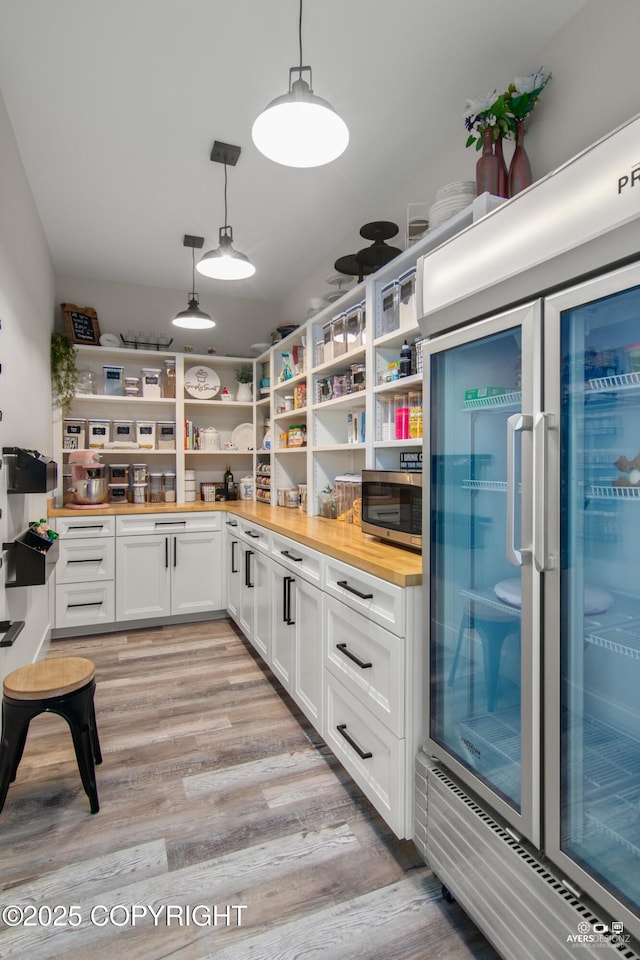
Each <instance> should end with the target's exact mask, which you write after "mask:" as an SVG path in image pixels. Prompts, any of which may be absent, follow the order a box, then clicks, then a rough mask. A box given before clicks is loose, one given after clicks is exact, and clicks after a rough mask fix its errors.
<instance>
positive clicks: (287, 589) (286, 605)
mask: <svg viewBox="0 0 640 960" xmlns="http://www.w3.org/2000/svg"><path fill="white" fill-rule="evenodd" d="M292 583H295V579H294V578H293V577H283V578H282V611H283V617H282V619H283V621H284V623H286V624H287V626H288V627H292V626H293V625H294V624H295V620H292V619H291V584H292Z"/></svg>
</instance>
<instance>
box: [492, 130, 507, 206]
mask: <svg viewBox="0 0 640 960" xmlns="http://www.w3.org/2000/svg"><path fill="white" fill-rule="evenodd" d="M494 152H495V155H496V157H497V158H498V162H499V164H500V170H499V175H498V192H497V194H496V196H497V197H508V196H509V174H508V173H507V165H506V163H505V162H504V154H503V152H502V134H501V133H500V134H498V139H497V140H496V143H495V147H494Z"/></svg>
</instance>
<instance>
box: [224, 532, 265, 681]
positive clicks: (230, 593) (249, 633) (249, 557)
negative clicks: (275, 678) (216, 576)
mask: <svg viewBox="0 0 640 960" xmlns="http://www.w3.org/2000/svg"><path fill="white" fill-rule="evenodd" d="M224 530H225V534H224V536H225V571H226V583H227V590H226V597H227V602H226V606H227V612H228V613H229V615H230V616H231V617H233V619H234V620H235V621H236V623H237V624H238V626H239V627H240V629H241V630H242V632H243V633H244V635H245V636H246V638H247V640H249V641H250V643H252V644H253V646H254V647H255V648H256V650H257V651H258V653H259V654H260V656H261V657H262V658H263V659H264V660H265V661H266V662H267V663H270V662H271V608H272V591H273V583H272V577H273V574H272V567H273V563H272V561H271V559H270V557H269V547H270V541H269V533H268V531H266V530H264V529H263V528H262V527H260V528H257V527H255V525H253V524H249V523H247V521H242V522H240V521H239V520H238V518H236V517H234V516H233V515H231V516H227V517H226V519H225V522H224Z"/></svg>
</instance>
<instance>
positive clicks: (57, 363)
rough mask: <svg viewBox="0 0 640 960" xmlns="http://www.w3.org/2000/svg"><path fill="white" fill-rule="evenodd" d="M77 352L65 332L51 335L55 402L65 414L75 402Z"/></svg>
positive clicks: (52, 383) (52, 379)
mask: <svg viewBox="0 0 640 960" xmlns="http://www.w3.org/2000/svg"><path fill="white" fill-rule="evenodd" d="M76 358H77V352H76V348H75V347H74V345H73V344H72V343H71V341H70V340H69V339H68V338H67V337H66V336H65V335H64V333H53V334H52V335H51V386H52V391H53V402H54V404H56V405H57V406H59V407H60V408H61V410H62V413H63V415H64V414H65V413H67V411H68V410H69V407H70V406H71V404H72V403H73V398H74V396H75V392H76V382H77V379H78V368H77V365H76Z"/></svg>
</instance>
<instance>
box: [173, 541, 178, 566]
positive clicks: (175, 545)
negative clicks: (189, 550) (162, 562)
mask: <svg viewBox="0 0 640 960" xmlns="http://www.w3.org/2000/svg"><path fill="white" fill-rule="evenodd" d="M173 565H174V567H176V566H177V565H178V538H177V537H174V538H173Z"/></svg>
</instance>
